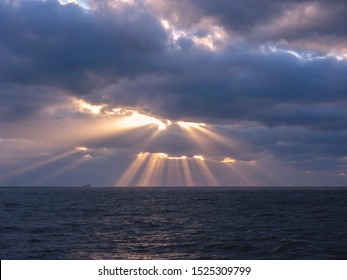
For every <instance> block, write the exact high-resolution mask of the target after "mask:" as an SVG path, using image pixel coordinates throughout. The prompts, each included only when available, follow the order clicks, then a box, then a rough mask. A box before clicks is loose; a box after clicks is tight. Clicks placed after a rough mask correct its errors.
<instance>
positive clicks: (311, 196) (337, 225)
mask: <svg viewBox="0 0 347 280" xmlns="http://www.w3.org/2000/svg"><path fill="white" fill-rule="evenodd" d="M0 207H1V212H0V213H1V214H0V258H1V259H44V260H46V259H58V260H60V259H64V260H66V259H78V260H80V259H127V260H129V259H169V260H171V259H193V260H196V259H238V260H247V259H264V260H267V259H313V260H315V259H347V188H283V187H264V188H263V187H239V188H235V187H233V188H228V187H209V188H199V187H195V188H176V187H172V188H170V187H165V188H160V187H157V188H112V187H108V188H97V187H85V188H82V187H54V188H53V187H2V188H0Z"/></svg>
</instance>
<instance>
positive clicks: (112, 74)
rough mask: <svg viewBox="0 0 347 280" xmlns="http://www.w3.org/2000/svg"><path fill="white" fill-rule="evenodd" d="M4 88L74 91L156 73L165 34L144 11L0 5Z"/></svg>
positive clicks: (32, 3)
mask: <svg viewBox="0 0 347 280" xmlns="http://www.w3.org/2000/svg"><path fill="white" fill-rule="evenodd" d="M0 26H2V28H1V29H0V38H1V43H0V50H1V52H0V54H1V55H2V56H4V57H5V63H2V64H1V66H0V73H1V78H0V81H1V82H2V83H16V84H29V85H33V84H34V85H50V86H53V85H54V86H57V87H63V88H67V89H71V90H74V91H89V90H90V88H91V87H93V86H95V85H96V84H98V83H100V82H103V81H104V80H107V79H111V80H113V81H117V80H118V79H121V78H131V77H135V76H136V75H139V74H146V73H148V72H151V71H154V70H155V69H156V68H157V66H156V63H155V61H156V60H157V58H158V57H159V56H160V53H161V52H162V51H163V48H164V44H165V41H166V33H165V32H164V31H163V29H162V27H161V25H160V24H159V22H158V20H157V19H156V18H155V17H154V16H153V15H152V14H150V13H149V12H148V11H145V10H143V9H135V8H134V7H132V6H126V7H124V8H123V9H121V10H112V11H109V12H108V13H107V12H105V11H103V13H101V12H98V11H95V12H88V11H85V10H83V9H82V8H80V7H78V6H76V5H73V4H70V5H60V4H59V3H58V2H57V1H53V0H51V1H23V2H20V4H19V5H17V6H14V5H10V4H7V3H6V2H5V3H4V2H2V3H1V4H0Z"/></svg>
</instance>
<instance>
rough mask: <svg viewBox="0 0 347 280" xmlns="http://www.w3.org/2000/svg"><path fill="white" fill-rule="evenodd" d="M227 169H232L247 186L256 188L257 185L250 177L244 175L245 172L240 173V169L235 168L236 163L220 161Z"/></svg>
mask: <svg viewBox="0 0 347 280" xmlns="http://www.w3.org/2000/svg"><path fill="white" fill-rule="evenodd" d="M222 163H224V164H225V165H226V166H227V167H228V168H230V169H232V171H233V172H235V173H236V174H237V175H238V176H239V177H240V178H241V179H242V180H243V181H244V182H245V183H246V184H247V185H248V186H256V185H257V184H256V183H255V182H254V180H253V179H252V178H250V176H248V175H247V174H246V172H244V171H242V170H241V168H240V167H238V166H237V163H236V162H235V160H234V161H229V160H226V159H224V160H223V161H222Z"/></svg>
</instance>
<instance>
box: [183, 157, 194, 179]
mask: <svg viewBox="0 0 347 280" xmlns="http://www.w3.org/2000/svg"><path fill="white" fill-rule="evenodd" d="M180 162H181V165H182V169H183V177H184V179H185V185H186V186H195V184H194V180H193V176H192V172H191V170H190V167H189V164H188V160H187V157H184V158H182V160H181V161H180Z"/></svg>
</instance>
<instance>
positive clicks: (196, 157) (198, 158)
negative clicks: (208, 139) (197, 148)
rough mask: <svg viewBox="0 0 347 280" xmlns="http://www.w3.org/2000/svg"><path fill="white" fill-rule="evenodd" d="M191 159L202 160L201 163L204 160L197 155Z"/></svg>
mask: <svg viewBox="0 0 347 280" xmlns="http://www.w3.org/2000/svg"><path fill="white" fill-rule="evenodd" d="M193 158H194V159H197V160H202V161H204V160H205V158H204V157H203V156H199V155H196V156H193Z"/></svg>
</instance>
